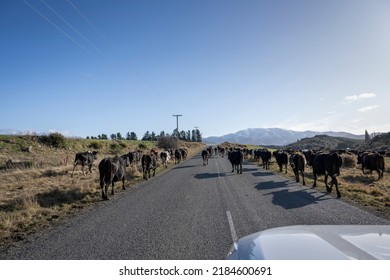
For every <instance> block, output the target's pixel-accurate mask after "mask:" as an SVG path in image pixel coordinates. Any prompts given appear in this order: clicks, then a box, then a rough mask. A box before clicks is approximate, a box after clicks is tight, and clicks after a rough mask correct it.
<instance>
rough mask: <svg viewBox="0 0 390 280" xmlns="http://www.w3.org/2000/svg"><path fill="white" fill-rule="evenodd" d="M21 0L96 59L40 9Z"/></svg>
mask: <svg viewBox="0 0 390 280" xmlns="http://www.w3.org/2000/svg"><path fill="white" fill-rule="evenodd" d="M23 2H24V3H25V4H26V5H27V6H29V7H30V8H31V9H33V10H34V11H35V12H36V13H37V14H38V15H40V16H41V17H43V18H44V19H45V20H46V21H47V22H49V23H50V24H51V25H52V26H54V27H55V28H56V29H57V30H58V31H59V32H61V33H62V34H63V35H65V36H66V37H67V38H68V39H69V40H71V41H72V42H73V43H75V44H76V45H77V46H79V47H80V48H82V49H83V50H84V51H85V52H86V53H88V54H89V55H90V56H92V57H94V58H96V59H98V58H97V57H96V56H95V55H94V54H92V53H91V52H90V51H88V50H87V49H86V48H84V47H83V46H82V45H81V44H80V43H79V42H77V41H76V40H75V39H73V38H72V36H70V35H69V34H68V33H66V32H65V31H64V30H62V29H61V28H59V27H58V26H57V25H56V24H55V23H54V22H52V21H51V20H50V19H49V18H47V17H46V16H45V15H44V14H42V13H41V12H40V11H38V10H37V9H36V8H35V7H34V6H33V5H31V4H30V3H28V2H26V1H24V0H23Z"/></svg>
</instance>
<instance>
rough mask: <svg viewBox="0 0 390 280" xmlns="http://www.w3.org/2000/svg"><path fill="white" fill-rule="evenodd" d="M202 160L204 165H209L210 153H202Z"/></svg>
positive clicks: (205, 151) (204, 151)
mask: <svg viewBox="0 0 390 280" xmlns="http://www.w3.org/2000/svg"><path fill="white" fill-rule="evenodd" d="M202 159H203V165H205V166H206V165H208V164H209V151H208V150H203V151H202Z"/></svg>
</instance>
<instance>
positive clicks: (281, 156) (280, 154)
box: [273, 151, 288, 173]
mask: <svg viewBox="0 0 390 280" xmlns="http://www.w3.org/2000/svg"><path fill="white" fill-rule="evenodd" d="M273 156H274V157H275V159H276V163H277V164H278V165H279V170H280V172H283V166H285V167H286V173H287V164H288V154H287V153H286V152H284V151H274V152H273Z"/></svg>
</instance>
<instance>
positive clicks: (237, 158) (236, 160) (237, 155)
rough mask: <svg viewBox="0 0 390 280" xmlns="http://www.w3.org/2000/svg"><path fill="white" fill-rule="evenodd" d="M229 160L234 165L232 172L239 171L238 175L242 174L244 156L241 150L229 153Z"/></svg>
mask: <svg viewBox="0 0 390 280" xmlns="http://www.w3.org/2000/svg"><path fill="white" fill-rule="evenodd" d="M228 160H229V161H230V163H231V164H232V172H234V169H236V170H237V174H242V163H243V161H244V154H243V152H241V151H240V150H236V151H229V152H228Z"/></svg>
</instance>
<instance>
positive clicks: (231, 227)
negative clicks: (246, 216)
mask: <svg viewBox="0 0 390 280" xmlns="http://www.w3.org/2000/svg"><path fill="white" fill-rule="evenodd" d="M226 215H227V218H228V222H229V228H230V234H231V235H232V239H233V242H234V241H237V240H238V238H237V233H236V229H235V228H234V224H233V218H232V214H230V211H226Z"/></svg>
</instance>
